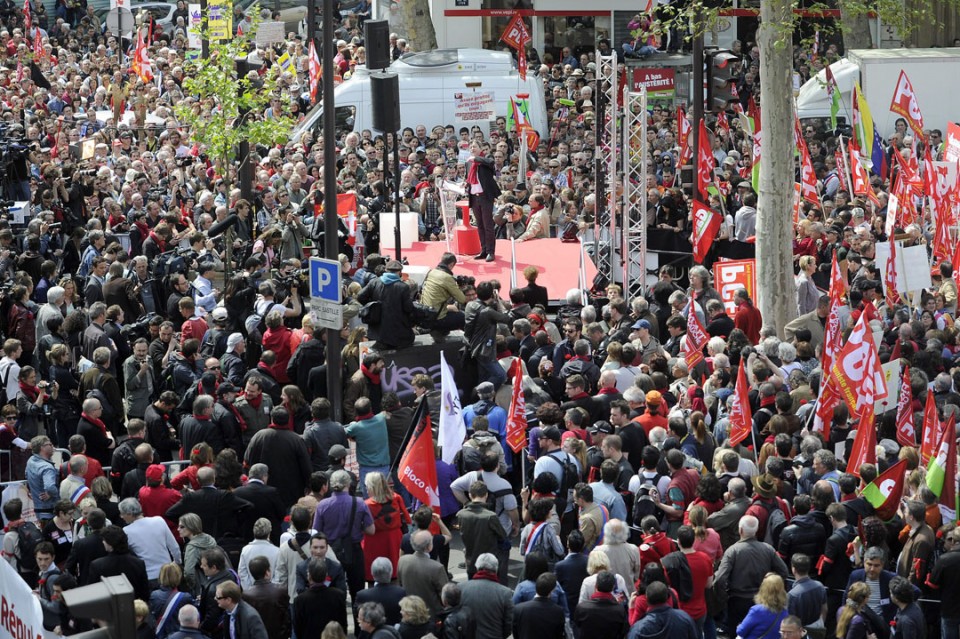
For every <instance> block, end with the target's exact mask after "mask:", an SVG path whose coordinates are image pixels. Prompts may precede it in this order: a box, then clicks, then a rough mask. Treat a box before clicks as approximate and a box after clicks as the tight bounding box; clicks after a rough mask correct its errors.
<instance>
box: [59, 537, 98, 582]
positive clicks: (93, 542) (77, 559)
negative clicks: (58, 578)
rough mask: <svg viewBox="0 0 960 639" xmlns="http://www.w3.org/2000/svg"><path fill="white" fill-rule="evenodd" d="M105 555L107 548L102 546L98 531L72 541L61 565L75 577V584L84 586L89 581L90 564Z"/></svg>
mask: <svg viewBox="0 0 960 639" xmlns="http://www.w3.org/2000/svg"><path fill="white" fill-rule="evenodd" d="M106 556H107V549H106V548H104V547H103V540H102V539H101V538H100V534H99V533H90V534H89V535H87V536H86V537H84V538H83V539H78V540H76V541H74V542H73V546H72V547H71V548H70V555H69V556H68V557H67V562H66V563H65V564H64V565H63V569H64V571H65V572H69V573H70V574H72V575H73V576H74V577H76V578H77V584H78V585H80V586H86V585H87V584H89V583H90V566H91V564H93V562H94V561H96V560H97V559H100V558H101V557H106Z"/></svg>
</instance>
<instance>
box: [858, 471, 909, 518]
mask: <svg viewBox="0 0 960 639" xmlns="http://www.w3.org/2000/svg"><path fill="white" fill-rule="evenodd" d="M906 474H907V460H906V459H901V460H900V461H898V462H897V463H896V464H894V465H893V466H891V467H890V468H888V469H886V470H885V471H883V472H882V473H881V474H880V475H879V476H878V477H877V478H876V479H874V480H873V481H872V482H870V483H869V484H867V485H866V486H864V488H863V491H862V492H861V493H860V495H861V496H862V497H863V498H864V499H866V500H867V501H868V502H870V505H872V506H873V511H874V514H875V515H876V516H877V517H879V518H880V519H881V520H883V521H890V520H891V519H893V518H894V516H895V515H896V514H897V510H898V509H899V508H900V500H901V499H903V487H904V484H905V482H904V481H903V480H904V478H905V477H906ZM880 500H883V501H880Z"/></svg>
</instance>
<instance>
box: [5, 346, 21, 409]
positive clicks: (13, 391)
mask: <svg viewBox="0 0 960 639" xmlns="http://www.w3.org/2000/svg"><path fill="white" fill-rule="evenodd" d="M19 377H20V365H19V364H17V362H16V360H12V359H10V358H9V357H7V356H4V357H3V358H2V359H0V384H2V383H3V380H4V379H6V380H7V401H8V402H12V401H14V400H15V399H16V398H17V393H18V392H19V391H20V381H19V379H18V378H19Z"/></svg>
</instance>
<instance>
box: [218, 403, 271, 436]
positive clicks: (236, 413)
mask: <svg viewBox="0 0 960 639" xmlns="http://www.w3.org/2000/svg"><path fill="white" fill-rule="evenodd" d="M260 397H263V393H261V394H260ZM224 403H226V402H224ZM235 403H236V402H230V403H229V404H227V408H229V409H230V411H231V412H232V413H233V416H234V417H236V418H237V423H238V424H240V432H241V433H242V432H245V431H246V430H247V421H246V420H245V419H244V418H243V415H241V414H240V411H239V410H238V409H237V407H236V406H234V404H235ZM251 406H253V404H251Z"/></svg>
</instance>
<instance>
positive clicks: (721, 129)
mask: <svg viewBox="0 0 960 639" xmlns="http://www.w3.org/2000/svg"><path fill="white" fill-rule="evenodd" d="M720 133H723V137H725V138H728V137H730V122H728V121H727V112H726V111H721V112H720V113H718V114H717V135H719V134H720Z"/></svg>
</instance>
